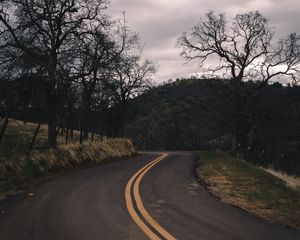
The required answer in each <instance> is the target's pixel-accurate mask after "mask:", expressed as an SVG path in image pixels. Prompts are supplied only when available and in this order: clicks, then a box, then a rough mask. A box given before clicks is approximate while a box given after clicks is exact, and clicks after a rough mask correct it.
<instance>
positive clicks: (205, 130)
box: [126, 79, 228, 150]
mask: <svg viewBox="0 0 300 240" xmlns="http://www.w3.org/2000/svg"><path fill="white" fill-rule="evenodd" d="M223 85H224V83H223V82H221V81H219V80H196V79H189V80H181V81H180V80H178V81H176V82H172V83H168V84H165V85H162V86H159V87H157V88H154V89H152V90H150V91H148V92H147V93H145V94H144V95H142V96H139V97H138V98H135V99H134V100H133V101H132V103H131V104H130V110H129V111H130V113H129V114H128V115H129V116H130V118H129V120H128V124H127V128H126V134H127V136H129V137H130V138H132V139H133V140H134V141H135V142H136V144H137V145H138V146H139V147H140V148H141V149H156V150H157V149H164V150H189V149H197V148H199V147H200V146H202V145H203V144H204V143H205V142H207V141H208V140H210V139H213V138H216V137H219V136H223V135H225V133H226V130H227V129H226V117H228V116H227V114H226V112H227V113H228V109H227V106H228V104H227V103H226V101H224V98H220V96H222V95H224V92H223V89H222V86H223Z"/></svg>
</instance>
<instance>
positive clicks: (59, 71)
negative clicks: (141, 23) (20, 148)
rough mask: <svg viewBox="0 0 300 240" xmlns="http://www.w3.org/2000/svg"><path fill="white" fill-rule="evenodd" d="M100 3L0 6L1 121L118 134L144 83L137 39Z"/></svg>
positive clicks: (35, 1)
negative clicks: (108, 13)
mask: <svg viewBox="0 0 300 240" xmlns="http://www.w3.org/2000/svg"><path fill="white" fill-rule="evenodd" d="M107 7H108V2H107V1H106V0H59V1H57V0H47V1H40V0H29V1H21V0H4V1H1V8H0V70H1V71H0V86H1V88H0V117H2V118H9V117H12V118H17V119H21V120H24V121H35V122H38V123H47V124H48V144H49V147H52V148H55V147H56V145H57V143H56V138H57V134H58V133H59V131H60V130H61V129H64V130H65V131H66V141H68V136H69V133H71V132H72V130H73V129H77V130H80V142H83V141H84V140H86V139H88V137H89V133H92V134H93V133H94V131H96V130H97V131H98V133H101V134H102V135H105V136H107V137H118V136H122V135H123V128H124V119H125V117H126V111H127V101H128V100H129V99H130V98H132V97H133V96H137V95H139V94H140V93H142V92H143V91H144V90H145V89H147V88H148V87H149V85H150V82H149V76H150V75H151V74H152V73H153V72H154V66H153V64H152V63H151V62H150V61H147V60H146V61H142V60H141V53H142V49H141V44H140V41H139V37H138V35H137V34H136V33H135V32H133V31H131V30H130V29H129V28H128V27H127V24H126V19H125V15H124V19H123V20H114V19H111V17H110V16H108V15H107V13H106V11H105V10H106V9H107Z"/></svg>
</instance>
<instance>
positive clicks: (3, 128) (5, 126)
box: [0, 117, 9, 144]
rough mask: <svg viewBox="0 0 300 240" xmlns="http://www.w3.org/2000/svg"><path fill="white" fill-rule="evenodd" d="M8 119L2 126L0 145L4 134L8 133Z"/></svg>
mask: <svg viewBox="0 0 300 240" xmlns="http://www.w3.org/2000/svg"><path fill="white" fill-rule="evenodd" d="M8 121H9V120H8V118H7V117H6V118H5V119H4V122H3V125H2V128H1V132H0V144H1V142H2V139H3V137H4V134H5V131H6V128H7V125H8Z"/></svg>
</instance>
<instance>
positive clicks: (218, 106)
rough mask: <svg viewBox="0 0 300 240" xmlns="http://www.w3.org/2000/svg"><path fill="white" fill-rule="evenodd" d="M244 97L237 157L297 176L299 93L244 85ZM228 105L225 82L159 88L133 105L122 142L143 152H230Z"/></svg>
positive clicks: (277, 85) (196, 81)
mask: <svg viewBox="0 0 300 240" xmlns="http://www.w3.org/2000/svg"><path fill="white" fill-rule="evenodd" d="M243 94H244V95H245V96H246V97H245V99H246V100H245V101H244V102H243V103H242V104H243V108H242V110H243V111H242V115H243V119H242V121H241V126H240V127H241V128H242V129H243V131H244V133H243V134H244V136H245V137H244V139H245V143H243V144H244V146H246V147H245V148H244V149H241V150H240V152H239V154H241V156H243V158H245V159H247V160H249V161H251V162H254V163H256V164H259V165H262V166H272V167H273V168H275V169H280V170H282V169H284V170H285V171H287V172H290V173H293V174H297V175H300V161H299V159H300V134H299V133H300V87H297V86H294V87H291V86H282V85H281V84H280V83H274V84H270V85H266V86H265V87H263V88H260V86H259V84H258V83H256V82H245V83H243ZM233 105H234V104H233V103H232V100H231V92H230V86H229V84H228V81H226V80H217V79H213V80H212V79H183V80H177V81H175V82H171V83H167V84H163V85H161V86H158V87H155V88H153V89H151V90H150V91H148V92H147V93H145V94H143V95H141V96H139V97H137V98H135V99H133V100H132V102H131V103H130V106H129V114H128V115H129V116H130V117H129V118H128V119H127V127H126V130H125V132H126V136H127V137H129V138H131V139H132V140H133V142H134V143H135V144H136V145H137V146H138V147H139V149H145V150H199V149H206V150H207V149H216V148H220V149H223V150H230V146H231V142H230V129H231V126H232V125H231V124H232V122H233V121H234V114H233V113H234V109H233ZM239 144H240V143H239Z"/></svg>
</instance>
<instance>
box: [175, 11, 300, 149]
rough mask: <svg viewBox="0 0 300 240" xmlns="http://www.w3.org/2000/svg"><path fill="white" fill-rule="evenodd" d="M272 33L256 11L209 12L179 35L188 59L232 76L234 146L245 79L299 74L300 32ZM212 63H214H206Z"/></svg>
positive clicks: (263, 81) (294, 78) (265, 79)
mask: <svg viewBox="0 0 300 240" xmlns="http://www.w3.org/2000/svg"><path fill="white" fill-rule="evenodd" d="M273 35H274V30H273V28H272V27H270V26H269V23H268V20H267V19H266V18H265V17H264V16H263V15H262V14H261V13H259V12H257V11H256V12H252V11H250V12H246V13H242V14H237V15H236V16H235V17H234V18H232V19H231V20H230V21H228V19H227V18H226V16H225V14H218V15H216V14H214V13H213V12H209V13H208V14H206V17H205V18H204V19H201V20H200V22H199V23H198V24H196V25H195V26H194V27H193V28H192V30H191V31H190V32H189V33H186V32H185V33H183V34H182V35H181V36H180V38H179V39H178V46H179V47H180V48H182V52H181V55H182V56H183V57H184V58H185V59H187V61H191V60H193V59H197V60H198V61H199V62H200V67H201V70H202V71H204V72H206V73H209V74H212V75H214V76H215V75H220V74H222V75H223V76H225V77H227V78H230V79H231V86H232V88H233V93H232V95H233V99H234V105H235V106H234V111H235V119H234V120H233V121H234V123H233V129H232V130H233V132H234V134H233V135H234V137H233V148H234V149H236V147H237V146H236V144H237V141H239V139H237V138H239V136H237V135H239V133H238V132H239V130H238V129H239V128H240V126H239V125H240V120H241V119H240V116H241V114H242V105H243V102H244V96H242V93H241V88H242V83H243V82H244V81H247V80H251V81H258V82H259V83H261V84H259V85H260V86H263V85H266V84H267V83H268V82H269V81H270V79H274V78H276V77H279V76H284V77H286V78H290V79H292V81H293V82H294V83H296V81H297V79H298V77H299V73H300V68H299V67H300V36H299V35H297V34H296V33H292V34H290V35H289V36H287V37H286V38H283V39H281V40H280V41H278V42H274V41H273ZM209 63H211V66H209V67H205V66H206V65H205V64H209Z"/></svg>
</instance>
